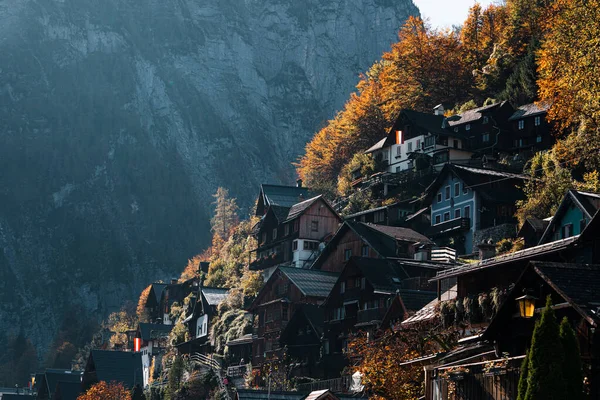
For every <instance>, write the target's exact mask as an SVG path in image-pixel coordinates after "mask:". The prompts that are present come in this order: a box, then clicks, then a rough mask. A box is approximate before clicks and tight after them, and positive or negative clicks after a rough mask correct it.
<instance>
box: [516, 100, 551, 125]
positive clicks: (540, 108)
mask: <svg viewBox="0 0 600 400" xmlns="http://www.w3.org/2000/svg"><path fill="white" fill-rule="evenodd" d="M549 109H550V103H538V104H535V103H531V104H525V105H522V106H520V107H519V108H517V110H516V111H515V112H514V113H513V115H511V116H510V117H509V118H508V120H509V121H516V120H518V119H521V118H525V117H532V116H534V115H539V114H545V113H547V112H548V110H549Z"/></svg>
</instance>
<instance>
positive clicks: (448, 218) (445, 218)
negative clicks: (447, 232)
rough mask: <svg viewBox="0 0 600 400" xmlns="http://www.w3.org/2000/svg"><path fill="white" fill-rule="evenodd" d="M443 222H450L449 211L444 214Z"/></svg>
mask: <svg viewBox="0 0 600 400" xmlns="http://www.w3.org/2000/svg"><path fill="white" fill-rule="evenodd" d="M444 221H450V211H446V212H445V213H444Z"/></svg>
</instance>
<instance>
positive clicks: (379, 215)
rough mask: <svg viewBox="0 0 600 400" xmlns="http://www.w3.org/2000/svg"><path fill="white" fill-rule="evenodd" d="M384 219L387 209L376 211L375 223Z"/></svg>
mask: <svg viewBox="0 0 600 400" xmlns="http://www.w3.org/2000/svg"><path fill="white" fill-rule="evenodd" d="M383 220H385V211H377V212H375V215H374V216H373V221H374V222H375V223H377V222H383Z"/></svg>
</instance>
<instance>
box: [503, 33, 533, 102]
mask: <svg viewBox="0 0 600 400" xmlns="http://www.w3.org/2000/svg"><path fill="white" fill-rule="evenodd" d="M538 46H539V44H537V45H536V44H535V43H532V44H530V45H529V47H528V50H527V53H526V55H525V56H524V57H523V58H522V59H521V60H520V61H519V62H518V63H517V65H516V67H515V68H514V69H513V72H512V74H511V75H510V76H509V77H508V79H507V81H506V86H505V88H504V91H503V92H502V93H501V94H500V99H502V100H508V101H509V102H510V104H512V105H513V106H515V107H516V106H520V105H522V104H527V103H531V102H532V101H533V100H535V99H536V97H537V91H538V86H537V72H536V68H537V66H536V63H535V52H536V50H537V48H538Z"/></svg>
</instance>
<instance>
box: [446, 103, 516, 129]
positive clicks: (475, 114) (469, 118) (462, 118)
mask: <svg viewBox="0 0 600 400" xmlns="http://www.w3.org/2000/svg"><path fill="white" fill-rule="evenodd" d="M504 104H506V101H503V102H501V103H494V104H490V105H487V106H483V107H477V108H473V109H471V110H467V111H464V112H462V113H460V114H457V115H453V116H452V117H450V118H448V119H446V124H447V125H448V126H451V127H453V126H456V125H462V124H466V123H468V122H473V121H477V120H479V119H480V118H482V117H483V114H482V113H484V112H486V111H492V110H493V109H495V108H499V107H501V106H503V105H504Z"/></svg>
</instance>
